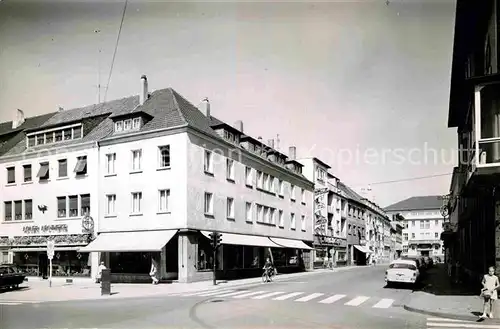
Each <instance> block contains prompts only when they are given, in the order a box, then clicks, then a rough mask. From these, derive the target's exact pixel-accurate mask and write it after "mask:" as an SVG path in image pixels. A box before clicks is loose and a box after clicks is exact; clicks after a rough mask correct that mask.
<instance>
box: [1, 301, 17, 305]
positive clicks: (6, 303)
mask: <svg viewBox="0 0 500 329" xmlns="http://www.w3.org/2000/svg"><path fill="white" fill-rule="evenodd" d="M21 304H22V303H14V302H1V303H0V305H21Z"/></svg>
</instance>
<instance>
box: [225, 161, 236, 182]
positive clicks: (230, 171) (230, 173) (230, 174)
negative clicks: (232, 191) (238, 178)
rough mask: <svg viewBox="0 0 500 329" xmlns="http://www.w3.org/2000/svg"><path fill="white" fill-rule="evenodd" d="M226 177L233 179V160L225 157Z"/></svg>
mask: <svg viewBox="0 0 500 329" xmlns="http://www.w3.org/2000/svg"><path fill="white" fill-rule="evenodd" d="M226 178H227V179H228V180H232V181H234V161H233V160H232V159H226Z"/></svg>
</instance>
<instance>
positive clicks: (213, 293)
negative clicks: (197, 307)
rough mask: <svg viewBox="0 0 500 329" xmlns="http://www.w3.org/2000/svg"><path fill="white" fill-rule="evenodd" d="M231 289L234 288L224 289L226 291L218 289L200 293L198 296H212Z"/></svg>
mask: <svg viewBox="0 0 500 329" xmlns="http://www.w3.org/2000/svg"><path fill="white" fill-rule="evenodd" d="M232 291H234V290H226V291H221V290H219V291H212V292H209V293H204V294H200V295H198V296H203V297H205V296H213V295H218V294H221V293H223V292H232Z"/></svg>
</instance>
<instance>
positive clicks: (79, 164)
mask: <svg viewBox="0 0 500 329" xmlns="http://www.w3.org/2000/svg"><path fill="white" fill-rule="evenodd" d="M75 173H76V174H77V175H86V174H87V156H86V155H84V156H81V157H77V158H76V166H75Z"/></svg>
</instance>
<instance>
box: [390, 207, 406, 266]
mask: <svg viewBox="0 0 500 329" xmlns="http://www.w3.org/2000/svg"><path fill="white" fill-rule="evenodd" d="M391 251H392V254H391V257H392V258H391V260H394V259H398V258H399V257H401V253H402V252H403V225H401V223H400V221H399V218H398V217H397V216H393V219H392V221H391Z"/></svg>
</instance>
